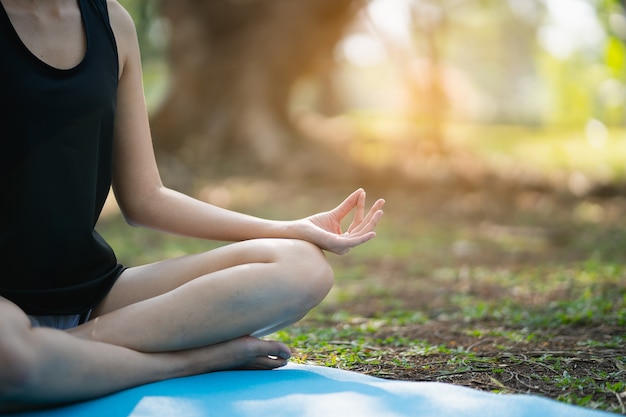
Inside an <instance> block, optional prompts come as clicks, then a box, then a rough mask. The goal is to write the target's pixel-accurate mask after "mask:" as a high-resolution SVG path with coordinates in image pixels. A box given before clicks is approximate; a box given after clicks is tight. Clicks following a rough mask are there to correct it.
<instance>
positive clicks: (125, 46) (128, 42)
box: [106, 0, 139, 74]
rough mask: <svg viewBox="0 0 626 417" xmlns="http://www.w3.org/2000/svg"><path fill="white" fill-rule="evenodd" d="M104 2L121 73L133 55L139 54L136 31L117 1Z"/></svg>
mask: <svg viewBox="0 0 626 417" xmlns="http://www.w3.org/2000/svg"><path fill="white" fill-rule="evenodd" d="M106 2H107V8H108V10H109V21H110V22H111V28H112V29H113V34H114V35H115V39H116V43H117V49H118V55H119V57H120V70H121V71H123V68H124V66H125V65H124V64H125V62H127V61H128V60H129V58H133V55H135V54H139V49H138V41H137V30H136V28H135V23H134V22H133V18H132V17H131V15H130V14H129V13H128V11H127V10H126V9H125V8H124V6H122V5H121V4H120V3H119V2H118V1H117V0H106ZM120 74H121V72H120Z"/></svg>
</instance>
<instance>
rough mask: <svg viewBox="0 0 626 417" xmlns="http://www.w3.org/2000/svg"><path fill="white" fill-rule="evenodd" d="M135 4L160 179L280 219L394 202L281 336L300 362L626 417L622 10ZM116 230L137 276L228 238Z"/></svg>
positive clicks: (446, 3)
mask: <svg viewBox="0 0 626 417" xmlns="http://www.w3.org/2000/svg"><path fill="white" fill-rule="evenodd" d="M121 2H122V3H123V4H124V5H125V6H126V7H127V8H128V10H129V11H130V12H131V14H132V15H133V17H134V19H135V22H136V25H137V29H138V32H139V36H140V42H141V47H142V51H143V63H144V81H145V90H146V97H147V101H148V105H149V110H150V116H151V123H152V132H153V137H154V144H155V148H156V152H157V158H158V162H159V165H160V169H161V173H162V176H163V179H164V182H165V183H166V184H167V185H168V186H170V187H173V188H177V189H181V190H183V191H186V192H188V193H191V194H193V195H195V196H196V197H198V198H200V199H202V200H205V201H208V202H211V203H214V204H217V205H220V206H223V207H228V208H230V209H234V210H237V211H243V212H247V213H250V214H254V215H258V216H261V217H264V218H278V219H293V218H302V217H304V216H308V215H310V214H312V213H315V212H318V211H322V210H327V209H329V208H331V207H334V205H336V204H337V203H338V202H339V201H341V199H342V198H344V197H345V195H347V193H349V192H350V191H352V190H353V189H354V188H355V187H357V186H363V187H365V188H366V189H367V191H368V196H369V199H370V200H372V199H373V198H377V197H384V198H385V199H386V200H387V204H386V205H385V216H384V217H383V220H382V221H381V222H380V224H379V225H378V227H377V234H378V236H377V238H376V239H373V240H372V241H370V242H368V243H367V244H366V245H362V246H359V247H358V248H355V249H354V250H353V251H352V252H351V253H350V255H349V256H342V257H339V256H329V260H330V262H331V263H332V265H333V268H334V270H335V275H336V284H335V286H334V288H333V290H332V291H331V293H330V294H329V296H328V297H327V298H326V299H325V300H324V302H323V303H322V304H321V305H320V306H319V307H318V308H317V309H316V310H315V311H313V312H312V313H311V314H309V315H308V316H307V318H305V320H304V321H302V322H300V323H298V324H297V325H295V326H292V327H290V328H289V329H287V330H286V331H285V332H284V333H281V334H279V335H277V336H276V337H277V338H278V339H279V340H282V341H284V342H285V343H288V344H289V345H290V346H292V347H294V348H295V349H296V351H297V352H298V353H297V355H296V356H297V357H298V358H299V359H297V360H299V361H302V362H306V363H309V362H310V363H317V364H324V365H328V366H337V367H341V368H343V369H352V370H356V371H359V372H365V373H369V374H372V375H377V376H383V377H385V378H393V379H410V380H437V381H444V382H453V383H458V384H463V385H468V386H472V387H474V388H479V389H486V390H491V391H494V390H495V391H498V392H529V390H530V391H532V392H533V393H537V394H539V395H544V396H548V397H551V398H556V399H560V400H563V401H566V402H570V403H574V404H579V405H583V406H588V407H592V408H602V409H606V410H612V411H615V412H622V413H626V409H625V408H624V401H623V398H626V397H625V395H626V394H622V392H623V391H624V389H625V387H626V386H625V385H624V369H625V368H624V366H626V362H625V361H626V352H625V351H624V346H626V343H625V342H626V333H625V332H624V328H626V327H625V326H626V251H624V248H625V247H626V223H625V222H624V218H625V217H626V169H625V161H626V126H625V123H626V43H625V42H626V14H625V12H624V4H623V3H622V2H621V1H619V0H159V1H155V0H121ZM115 213H116V215H110V216H103V217H104V218H103V219H101V225H100V226H101V228H100V232H101V233H102V234H103V236H105V238H106V239H107V241H109V242H110V243H111V244H112V246H113V247H115V248H116V252H117V254H118V257H119V259H120V261H121V262H122V263H124V264H126V265H138V264H143V263H147V262H153V261H156V260H161V259H164V258H171V257H174V256H179V255H184V254H187V253H194V252H200V251H204V250H207V249H210V248H212V247H215V246H219V245H221V243H219V242H205V241H197V240H193V239H184V238H180V237H177V236H169V235H163V234H162V233H157V232H154V231H147V230H144V229H137V228H128V227H127V225H125V224H124V222H123V219H122V217H121V216H120V214H119V211H118V212H113V211H111V214H115ZM347 221H348V220H347ZM272 337H274V336H272ZM516 352H517V353H516ZM529 352H534V353H532V354H536V355H537V359H536V361H537V362H538V363H537V364H535V359H533V357H532V356H529V354H530V353H529ZM581 352H582V353H581ZM544 353H545V354H544ZM516 354H518V355H519V356H517V358H519V359H516V358H514V357H513V356H511V355H516ZM512 358H513V359H512ZM546 358H548V359H546ZM473 360H476V363H477V364H478V365H476V366H474V365H472V363H473V362H472V361H473ZM489 364H491V365H489ZM502 364H507V365H502ZM486 366H487V368H486ZM490 366H491V367H492V368H493V369H494V370H493V372H489V373H487V372H484V371H485V370H488V369H489V367H490ZM503 366H504V367H503ZM564 367H565V368H564ZM496 368H497V369H496ZM473 370H477V372H472V371H473ZM561 376H562V377H561ZM618 394H619V395H618Z"/></svg>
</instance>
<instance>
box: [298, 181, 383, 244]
mask: <svg viewBox="0 0 626 417" xmlns="http://www.w3.org/2000/svg"><path fill="white" fill-rule="evenodd" d="M384 204H385V200H383V199H379V200H377V201H376V202H375V203H374V204H373V205H372V207H371V208H370V209H369V211H368V212H367V214H365V191H364V190H363V189H358V190H356V191H354V192H353V193H352V194H350V195H349V196H348V197H347V198H346V199H345V200H344V201H343V202H342V203H341V204H339V205H338V206H337V207H335V208H334V209H333V210H330V211H326V212H323V213H319V214H315V215H313V216H310V217H307V218H305V219H302V220H297V221H296V223H298V229H299V233H300V234H301V236H302V239H304V240H307V241H309V242H311V243H315V244H316V245H317V246H319V247H320V248H322V249H324V250H327V251H329V252H333V253H336V254H338V255H343V254H345V253H347V252H349V251H350V249H352V248H354V247H355V246H358V245H360V244H362V243H365V242H367V241H368V240H370V239H372V238H373V237H375V236H376V232H374V228H375V227H376V224H377V223H378V221H379V220H380V218H381V216H382V215H383V211H382V207H383V205H384ZM353 210H354V219H353V220H352V223H351V224H350V226H348V228H347V230H346V231H345V232H344V231H342V229H341V222H342V220H343V219H344V218H345V217H346V216H347V215H348V214H349V213H350V212H352V211H353Z"/></svg>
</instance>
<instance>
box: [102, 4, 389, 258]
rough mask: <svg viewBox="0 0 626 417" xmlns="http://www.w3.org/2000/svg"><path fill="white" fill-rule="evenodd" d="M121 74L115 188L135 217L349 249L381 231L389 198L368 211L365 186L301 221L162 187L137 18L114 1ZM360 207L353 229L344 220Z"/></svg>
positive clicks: (161, 224) (207, 234)
mask: <svg viewBox="0 0 626 417" xmlns="http://www.w3.org/2000/svg"><path fill="white" fill-rule="evenodd" d="M109 9H110V16H111V24H112V26H113V30H114V32H115V35H116V39H117V43H118V50H119V56H120V65H121V67H122V68H121V76H120V81H119V87H118V96H117V98H118V104H117V113H116V121H115V139H114V156H113V158H114V162H113V189H114V192H115V195H116V198H117V201H118V204H119V206H120V208H121V210H122V212H123V213H124V216H125V217H126V219H127V220H128V221H129V223H131V224H136V225H141V226H145V227H149V228H153V229H159V230H163V231H167V232H171V233H176V234H180V235H185V236H191V237H198V238H204V239H212V240H220V241H239V240H247V239H254V238H266V237H274V238H294V239H303V240H307V241H310V242H311V243H315V244H316V245H318V246H319V247H321V248H322V249H326V250H330V251H333V252H336V253H344V252H347V251H348V250H349V249H350V248H352V247H354V246H356V245H359V244H361V243H363V242H365V241H367V240H369V239H371V238H372V237H373V236H374V232H373V230H374V227H375V226H376V223H377V222H378V219H379V218H380V216H381V215H382V211H381V208H382V205H383V204H384V201H382V200H378V201H377V202H376V203H375V204H374V206H373V207H372V208H371V209H370V211H369V212H368V213H367V215H366V214H365V213H364V208H365V192H364V191H363V190H357V191H355V192H354V193H353V194H352V195H350V196H349V197H348V198H347V199H346V200H345V201H344V202H343V203H342V204H340V205H339V206H338V207H337V208H335V209H334V210H332V211H329V212H326V213H321V214H318V215H315V216H312V217H310V218H307V219H302V220H297V221H272V220H265V219H260V218H256V217H253V216H248V215H244V214H241V213H237V212H233V211H230V210H226V209H222V208H219V207H216V206H213V205H211V204H208V203H204V202H201V201H199V200H196V199H193V198H191V197H189V196H187V195H184V194H181V193H179V192H176V191H173V190H170V189H168V188H166V187H164V186H163V183H162V182H161V178H160V176H159V172H158V168H157V165H156V161H155V157H154V151H153V147H152V139H151V136H150V128H149V122H148V115H147V111H146V105H145V100H144V93H143V87H142V77H141V60H140V52H139V46H138V41H137V36H136V31H135V28H134V24H133V22H132V19H131V17H130V16H129V15H128V13H127V12H126V11H125V10H124V9H123V8H122V7H121V6H120V5H119V4H118V3H117V2H112V1H110V7H109ZM353 210H354V211H355V222H353V225H352V226H351V227H350V228H349V229H348V231H347V232H346V233H343V232H342V231H341V226H340V223H341V220H342V219H343V218H344V217H345V216H346V215H348V214H349V213H350V212H351V211H353Z"/></svg>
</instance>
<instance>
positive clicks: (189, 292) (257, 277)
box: [70, 239, 333, 352]
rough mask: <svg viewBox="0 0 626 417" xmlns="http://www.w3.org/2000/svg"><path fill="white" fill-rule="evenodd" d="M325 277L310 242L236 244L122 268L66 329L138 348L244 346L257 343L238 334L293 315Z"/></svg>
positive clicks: (326, 285)
mask: <svg viewBox="0 0 626 417" xmlns="http://www.w3.org/2000/svg"><path fill="white" fill-rule="evenodd" d="M332 283H333V272H332V269H331V268H330V266H329V265H328V262H327V260H326V258H325V256H324V254H323V252H322V251H321V250H320V249H319V248H317V247H316V246H314V245H312V244H310V243H307V242H304V241H298V240H286V239H260V240H250V241H245V242H239V243H235V244H232V245H228V246H224V247H222V248H219V249H216V250H213V251H209V252H206V253H202V254H197V255H190V256H185V257H181V258H176V259H172V260H167V261H162V262H159V263H155V264H150V265H146V266H143V267H137V268H131V269H128V270H127V271H125V272H124V273H123V274H122V276H121V277H120V278H119V280H118V281H117V283H116V284H115V285H114V286H113V288H112V290H111V292H110V293H109V294H108V295H107V297H106V298H105V299H104V300H103V301H102V302H101V303H100V305H98V306H97V307H96V309H95V310H94V314H93V317H94V318H93V319H92V320H91V321H89V322H87V323H85V324H84V325H82V326H79V327H77V328H76V329H72V330H71V331H70V333H72V334H74V335H76V336H79V337H81V338H85V339H90V340H95V341H100V342H105V343H110V344H114V345H118V346H123V347H127V348H130V349H133V350H136V351H140V352H171V351H181V350H189V349H194V348H200V347H206V346H211V345H218V344H222V343H224V342H229V341H231V345H232V346H231V347H232V348H239V349H240V348H241V347H242V345H243V344H245V345H246V346H247V348H249V347H250V344H257V345H258V344H259V343H262V341H259V340H256V339H253V338H250V337H246V336H250V335H254V336H261V335H263V334H269V333H271V332H272V331H274V330H277V329H279V328H282V327H285V326H287V325H289V324H291V323H294V322H296V321H298V320H299V319H301V318H302V317H303V316H304V315H305V314H306V313H307V312H308V311H309V310H310V309H311V308H313V307H314V306H315V305H317V304H318V303H319V302H320V301H321V300H322V299H323V298H324V297H325V296H326V294H327V293H328V291H329V290H330V288H331V286H332ZM233 342H235V343H233ZM267 343H272V342H267ZM235 345H237V346H235ZM259 347H260V346H257V349H256V350H257V351H258V350H259V349H258V348H259ZM268 348H269V346H268ZM273 349H274V351H275V350H276V345H274V346H273ZM282 349H283V350H284V349H286V347H282ZM261 351H262V349H261Z"/></svg>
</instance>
